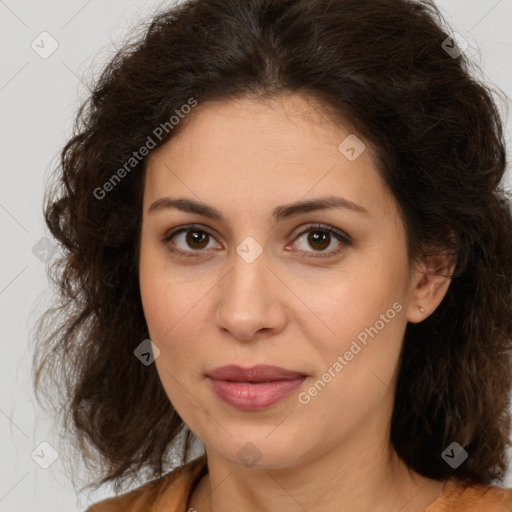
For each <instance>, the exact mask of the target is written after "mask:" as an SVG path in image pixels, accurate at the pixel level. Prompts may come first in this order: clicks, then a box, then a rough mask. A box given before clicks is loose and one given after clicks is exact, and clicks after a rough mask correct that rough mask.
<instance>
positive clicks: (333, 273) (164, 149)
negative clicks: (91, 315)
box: [139, 94, 455, 512]
mask: <svg viewBox="0 0 512 512" xmlns="http://www.w3.org/2000/svg"><path fill="white" fill-rule="evenodd" d="M182 122H185V123H186V125H185V126H184V130H183V131H181V132H179V133H178V134H177V135H176V136H175V137H174V138H172V139H171V140H170V141H168V142H167V143H166V144H164V145H163V146H161V147H160V148H158V149H157V150H156V151H154V152H153V153H151V155H150V157H149V158H148V161H147V168H146V177H145V184H144V196H143V220H142V231H141V252H140V262H139V265H140V267H139V270H140V291H141V297H142V302H143V308H144V314H145V318H146V321H147V324H148V328H149V333H150V337H151V340H152V341H153V343H154V344H155V345H157V346H158V347H159V349H160V355H159V356H158V357H157V359H156V360H155V364H156V367H157V370H158V374H159V376H160V379H161V381H162V385H163V387H164V389H165V391H166V393H167V395H168V397H169V399H170V401H171V402H172V404H173V406H174V407H175V408H176V410H177V412H178V413H179V415H180V416H181V418H182V419H183V420H184V422H185V423H186V424H187V425H188V427H189V428H190V429H191V430H192V431H193V432H194V433H195V434H196V436H197V437H198V438H199V439H200V440H201V441H202V442H203V443H204V445H205V450H206V453H207V457H208V471H209V473H208V475H206V476H205V477H204V478H203V479H202V480H201V481H200V482H199V484H198V485H197V486H196V487H195V489H194V492H193V494H192V497H191V500H190V503H189V506H190V507H194V508H195V509H196V510H198V511H199V512H203V511H204V512H207V511H214V512H225V511H226V510H239V511H250V510H259V511H263V512H271V511H279V512H286V511H297V510H302V509H304V510H314V511H315V512H327V511H335V510H336V511H339V510H344V511H351V512H358V511H361V512H362V511H365V512H366V511H367V510H376V511H397V510H401V512H416V511H424V510H425V508H426V507H427V506H428V505H429V504H430V503H432V502H433V501H435V499H436V498H437V497H438V496H439V494H440V493H441V490H442V486H443V482H437V481H435V480H430V479H427V478H424V477H422V476H421V475H419V474H417V473H415V472H413V471H411V470H410V469H409V468H407V467H406V466H405V464H403V462H401V461H400V460H399V459H398V457H397V456H396V453H395V452H394V450H393V448H392V446H391V445H390V442H389V425H390V420H391V413H392V410H393V392H394V389H395V382H396V376H397V364H398V358H399V354H400V349H401V346H402V341H403V336H404V332H405V328H406V325H407V322H420V321H422V320H424V319H425V318H426V317H427V316H428V315H429V314H431V313H432V312H433V311H434V310H435V308H436V307H437V306H438V305H439V303H440V302H441V300H442V299H443V297H444V295H445V293H446V291H447V289H448V286H449V280H448V279H446V278H442V277H439V276H435V275H432V273H426V269H427V268H428V269H434V268H435V269H437V270H440V271H444V272H448V273H451V271H453V268H454V265H455V262H454V261H453V260H450V259H448V257H444V256H442V255H441V256H436V257H431V259H429V260H425V261H422V262H421V264H420V263H417V264H415V265H414V266H413V265H412V264H410V262H409V260H408V255H407V250H406V236H405V230H404V224H403V221H402V218H401V215H400V213H399V210H398V206H397V203H396V201H395V199H394V197H393V196H392V194H391V192H390V191H389V190H388V189H387V187H386V185H385V183H384V181H383V180H382V179H381V177H380V176H379V174H378V172H377V168H376V164H375V161H374V158H373V154H372V150H371V146H370V144H369V142H367V141H364V139H363V138H362V137H359V139H360V140H362V141H364V143H365V145H366V149H365V151H363V153H362V154H361V155H360V156H359V157H358V158H357V159H356V160H354V161H350V160H349V159H347V158H346V157H345V156H344V155H343V154H342V153H341V152H340V150H339V149H338V146H339V144H340V143H341V141H343V140H344V139H345V137H347V136H348V135H349V134H351V133H353V131H352V130H351V129H350V128H349V126H348V125H347V126H341V125H340V123H339V122H335V121H334V120H331V119H330V118H328V117H327V115H326V114H325V113H324V112H323V111H322V110H321V108H320V106H319V105H318V104H316V103H315V102H313V101H312V100H310V101H307V100H306V98H305V97H303V96H299V95H296V94H283V95H281V96H279V97H277V98H274V99H272V100H269V101H266V102H262V101H258V100H255V99H250V98H239V99H236V100H231V101H225V102H210V103H204V104H199V105H198V106H197V107H195V108H194V109H193V111H192V112H191V113H190V114H189V115H188V116H187V118H186V119H185V121H182ZM328 195H335V196H339V197H343V198H345V199H348V200H350V201H352V202H354V203H357V204H358V205H360V206H362V207H364V208H366V209H367V211H368V213H366V214H363V213H359V212H356V211H352V210H349V209H343V208H338V209H331V210H318V211H313V212H309V213H302V214H300V215H298V216H295V217H291V218H287V219H284V220H281V221H279V222H278V223H273V222H272V220H271V218H270V214H271V211H272V209H273V208H275V207H277V206H280V205H284V204H289V203H292V202H295V201H298V200H306V199H313V198H319V197H323V196H328ZM165 196H168V197H172V198H178V197H180V198H181V197H182V198H189V199H193V200H196V201H200V202H203V203H206V204H208V205H211V206H212V207H214V208H216V209H218V210H219V211H220V212H221V213H222V215H223V217H224V222H221V221H219V220H213V219H210V218H207V217H204V216H202V215H199V214H193V213H187V212H183V211H179V210H177V209H171V208H168V209H160V210H158V211H154V212H153V213H148V208H149V207H150V205H151V204H153V203H154V202H155V201H157V200H158V199H160V198H162V197H165ZM191 223H194V224H200V226H199V227H200V228H201V229H206V230H208V231H210V232H211V233H212V236H208V235H206V239H205V240H204V241H202V240H201V238H195V239H194V238H192V241H191V243H192V245H190V239H189V240H188V242H189V243H187V238H186V233H181V234H178V235H177V236H176V237H175V238H173V239H172V240H169V241H167V242H163V241H162V240H163V238H164V236H165V235H166V233H170V232H171V231H173V230H175V229H176V228H179V227H181V226H185V225H187V224H191ZM314 223H318V224H322V226H331V227H333V228H335V229H337V230H339V231H341V232H342V233H346V234H347V235H348V236H349V237H350V239H351V243H349V244H347V243H344V242H343V241H339V240H338V239H337V238H336V237H335V236H333V235H329V234H328V233H327V234H326V233H325V232H324V231H322V230H320V233H319V234H320V235H322V234H324V235H326V236H327V241H326V242H325V243H324V244H323V245H322V244H321V243H318V242H317V244H316V245H315V243H314V240H313V242H312V243H310V242H311V236H310V242H308V235H314V234H315V233H318V232H319V230H318V229H315V228H310V225H311V224H314ZM192 232H194V229H192ZM191 235H192V233H189V237H190V236H191ZM248 236H251V237H253V239H255V241H256V242H257V243H258V244H259V246H261V249H262V251H263V252H262V253H261V254H260V255H259V256H258V257H257V258H256V259H255V260H254V261H253V262H252V263H248V262H247V261H246V260H245V259H244V258H242V257H241V256H240V255H239V254H238V253H237V252H236V249H237V247H238V246H239V245H240V244H241V243H242V242H243V241H244V240H245V238H246V237H248ZM173 243H174V245H173ZM171 248H174V249H175V250H178V251H180V250H181V251H182V252H183V253H188V254H191V253H194V254H196V255H197V256H196V257H179V256H178V255H176V254H174V253H173V252H171V250H170V249H171ZM339 248H341V249H342V250H341V252H339V253H338V254H334V255H332V256H330V257H325V258H321V257H319V258H315V257H314V255H315V254H319V253H320V254H325V253H328V252H329V251H331V254H332V251H335V250H336V249H339ZM251 250H253V249H251ZM322 251H323V252H322ZM395 303H398V304H399V305H400V306H401V309H400V311H399V312H396V315H394V318H393V319H391V320H389V321H388V322H386V323H385V326H384V328H382V329H380V330H379V332H378V334H377V335H375V336H374V337H373V338H369V339H368V343H367V345H366V346H363V348H362V350H361V351H360V352H359V353H357V355H355V356H354V358H353V359H352V360H351V361H349V362H348V364H347V365H346V366H344V368H343V370H342V371H340V372H339V373H337V374H336V377H335V378H332V379H331V381H330V382H329V383H328V384H327V385H326V386H325V387H324V388H323V389H322V390H321V391H320V392H319V393H317V395H316V396H314V397H313V398H311V401H310V402H309V403H307V404H303V403H300V402H299V400H298V395H299V393H300V392H304V391H307V390H308V389H309V388H310V387H311V385H312V384H313V383H314V382H316V381H318V379H319V378H321V376H322V375H323V374H324V373H325V372H326V371H327V369H328V368H329V367H332V366H333V363H334V362H335V361H336V360H337V357H338V356H339V355H340V354H341V355H343V354H344V353H345V352H346V351H347V350H349V348H350V346H351V343H352V341H353V340H354V339H356V337H357V335H358V334H359V333H361V332H362V331H364V330H365V328H368V327H370V326H374V325H375V323H376V321H377V320H379V318H381V317H380V315H381V314H385V312H386V311H387V310H389V309H390V308H392V305H393V304H395ZM419 306H421V307H422V308H423V309H424V310H425V312H424V313H422V312H421V311H420V310H419ZM226 364H238V365H240V366H244V367H249V366H252V365H255V364H272V365H276V366H281V367H283V368H286V369H289V370H294V371H300V372H301V373H304V374H307V375H308V378H307V379H306V381H305V382H304V384H303V385H302V386H301V388H300V389H299V390H298V391H297V392H294V393H292V395H290V396H289V397H287V398H286V399H285V400H282V401H281V402H278V403H277V404H275V405H273V406H271V407H269V408H268V409H266V410H263V411H250V412H247V411H240V410H238V409H235V408H233V407H231V406H229V405H228V404H226V403H224V402H222V401H221V400H220V399H219V398H218V397H217V395H216V394H215V393H214V392H213V390H212V387H211V384H210V382H209V380H208V379H207V378H206V375H205V374H206V372H207V371H210V370H212V369H214V368H216V367H219V366H223V365H226ZM248 442H251V443H253V444H254V445H255V446H256V447H257V450H258V452H259V454H260V455H261V458H260V459H259V460H258V462H257V463H256V464H255V465H254V466H252V467H249V466H246V465H244V464H243V463H242V462H241V460H240V459H239V458H238V457H237V454H238V453H239V451H240V450H241V449H242V450H243V449H246V448H243V447H244V446H245V445H246V443H248ZM212 490H213V491H212ZM341 505H342V508H340V506H341Z"/></svg>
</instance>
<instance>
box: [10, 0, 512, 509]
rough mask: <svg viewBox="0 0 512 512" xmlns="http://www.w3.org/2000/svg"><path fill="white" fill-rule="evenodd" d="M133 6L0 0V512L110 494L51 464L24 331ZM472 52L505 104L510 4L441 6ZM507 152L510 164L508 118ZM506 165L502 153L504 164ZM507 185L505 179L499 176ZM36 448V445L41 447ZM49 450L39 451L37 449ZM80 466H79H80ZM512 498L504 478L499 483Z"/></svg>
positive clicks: (40, 299)
mask: <svg viewBox="0 0 512 512" xmlns="http://www.w3.org/2000/svg"><path fill="white" fill-rule="evenodd" d="M170 4H171V3H170V2H161V1H159V2H154V1H142V0H122V1H121V0H110V1H105V0H104V1H100V0H88V1H87V0H66V1H64V0H52V1H38V2H36V1H34V0H31V1H24V2H22V1H20V0H5V1H4V0H0V20H1V23H2V25H1V27H2V28H1V31H0V38H1V48H2V53H1V68H0V105H1V109H2V116H1V124H0V126H1V163H2V165H1V171H0V172H1V187H0V227H1V233H2V237H3V238H2V240H3V242H2V245H1V265H0V318H1V336H2V345H1V348H2V350H1V355H0V378H1V385H0V433H1V436H0V439H1V444H0V464H1V467H0V511H9V512H17V511H19V512H21V511H23V512H30V511H34V512H35V511H38V512H40V511H43V512H46V511H48V512H49V511H52V512H60V511H62V512H64V511H66V512H73V511H83V510H84V509H85V508H87V507H88V506H90V505H91V504H92V503H93V502H94V501H97V500H98V499H101V498H103V497H105V496H107V495H110V494H111V490H110V489H108V488H107V489H104V490H103V491H102V492H99V493H90V492H87V493H83V492H81V491H79V490H77V489H75V488H74V486H73V484H72V482H71V480H70V479H69V476H68V474H67V472H66V467H65V466H64V465H63V464H62V457H59V458H57V459H56V460H55V462H53V463H52V464H51V465H49V467H47V468H46V469H45V468H44V466H45V465H48V464H49V463H51V462H52V456H53V455H54V454H53V451H52V448H51V447H52V446H53V445H56V444H57V442H56V435H55V433H54V431H53V429H52V423H51V421H50V420H51V418H48V415H46V414H45V413H44V411H42V410H41V409H40V408H39V407H38V406H37V404H36V402H35V400H34V395H33V392H32V380H31V357H32V351H33V340H32V329H33V325H34V322H35V320H36V319H37V317H38V315H39V314H40V313H41V312H42V311H43V310H44V308H45V306H46V305H47V304H48V301H49V300H50V299H51V294H50V292H49V291H48V288H49V283H48V280H47V277H46V266H47V264H48V263H47V262H46V261H45V260H48V258H50V260H48V261H51V258H52V257H53V258H54V257H56V255H53V256H52V253H51V246H48V245H47V243H46V242H45V239H44V237H47V236H49V233H48V231H47V229H46V227H45V224H44V222H43V217H42V201H43V188H44V185H45V182H46V180H47V178H48V174H49V172H50V171H52V170H53V169H54V168H55V166H56V165H57V163H58V157H59V153H60V150H61V149H62V146H63V145H64V143H65V142H66V141H67V139H68V137H69V136H70V134H71V128H72V123H73V120H74V116H75V113H76V110H77V108H78V106H79V104H80V103H81V101H82V100H83V99H85V94H86V89H85V87H84V85H83V83H82V81H81V80H82V79H83V78H84V77H87V78H89V77H90V76H92V75H91V73H98V71H100V70H101V67H102V66H103V64H104V63H105V62H106V61H107V59H108V58H109V57H111V56H112V55H113V52H114V51H115V49H116V48H117V47H118V46H119V44H120V43H121V42H122V40H123V38H124V37H125V36H126V35H127V34H128V33H129V32H130V29H132V28H133V27H135V26H136V25H137V23H138V22H139V21H140V20H141V19H143V18H144V19H146V18H147V16H148V15H150V13H151V12H153V10H154V8H156V7H163V6H166V5H170ZM438 5H439V7H440V8H441V10H442V12H443V14H444V15H445V17H446V19H447V21H448V22H449V23H450V24H451V26H452V28H453V30H455V31H457V32H459V33H460V34H461V35H462V36H463V37H464V39H466V40H467V42H468V43H469V48H468V49H467V50H466V52H467V53H468V55H470V56H471V58H472V59H473V60H474V61H475V62H476V63H477V64H479V65H480V66H481V67H482V70H483V73H484V74H483V75H482V79H484V80H485V81H486V82H487V83H490V84H492V85H495V86H497V87H499V88H500V89H501V90H502V91H503V92H504V93H505V94H506V95H507V96H508V98H507V104H508V107H510V104H511V100H510V98H512V59H511V56H512V0H499V1H498V0H440V1H438ZM505 106H506V105H502V107H503V115H504V117H505V116H507V117H506V122H507V141H508V148H509V152H510V147H511V140H510V117H508V114H506V110H505ZM509 154H510V153H509ZM507 180H508V184H507V185H508V186H509V184H510V169H509V170H508V174H507ZM41 443H43V444H41ZM46 443H47V444H46ZM77 460H78V457H77ZM505 484H506V485H507V486H511V487H512V476H511V473H510V472H509V474H508V477H507V480H506V482H505Z"/></svg>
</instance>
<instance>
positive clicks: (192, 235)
mask: <svg viewBox="0 0 512 512" xmlns="http://www.w3.org/2000/svg"><path fill="white" fill-rule="evenodd" d="M197 237H199V238H202V245H201V241H199V242H198V241H197V240H196V238H197ZM205 240H206V233H204V232H202V231H189V232H188V234H187V243H188V244H189V245H190V246H194V244H199V245H200V247H198V248H199V249H202V248H203V247H205V246H206V245H208V244H205V243H204V242H205Z"/></svg>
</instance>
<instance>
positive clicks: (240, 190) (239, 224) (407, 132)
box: [35, 0, 512, 512]
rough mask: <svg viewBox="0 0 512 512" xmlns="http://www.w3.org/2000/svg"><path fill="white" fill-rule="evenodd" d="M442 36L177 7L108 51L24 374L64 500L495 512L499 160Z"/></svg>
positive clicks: (318, 15)
mask: <svg viewBox="0 0 512 512" xmlns="http://www.w3.org/2000/svg"><path fill="white" fill-rule="evenodd" d="M462 49H463V46H462V45H461V41H460V38H458V39H457V37H455V36H452V35H451V31H449V30H446V29H445V28H443V20H442V17H441V16H440V14H439V12H438V10H437V9H436V7H435V6H434V4H433V3H431V2H421V3H420V2H409V1H406V0H357V1H356V0H336V1H332V0H330V1H327V0H272V1H271V0H195V1H188V2H185V3H183V4H180V5H178V6H175V7H173V8H172V9H169V10H168V11H166V12H161V13H159V14H158V15H156V16H155V18H154V19H153V21H152V23H151V25H150V26H149V27H148V28H147V30H146V31H145V33H144V34H143V36H141V37H140V38H139V39H137V40H136V41H134V42H133V43H132V44H129V45H126V46H125V47H124V48H123V49H121V50H120V51H119V53H118V54H117V55H116V57H115V58H114V59H113V60H112V61H111V62H110V64H109V65H108V66H107V67H106V69H105V70H104V72H103V74H102V75H101V77H100V78H99V80H98V83H97V86H96V88H95V89H94V91H93V94H92V96H91V98H90V100H89V102H88V103H87V105H86V106H84V107H83V108H82V109H81V111H80V113H79V120H80V123H77V130H76V134H75V135H74V137H73V138H72V139H71V140H70V141H69V142H68V144H67V145H66V147H65V148H64V150H63V153H62V165H61V170H60V174H59V176H58V180H59V183H60V184H61V185H63V189H62V190H61V193H60V194H59V197H57V196H56V195H55V194H51V195H49V197H48V203H47V206H46V210H45V216H46V221H47V223H48V226H49V228H50V229H51V231H52V233H53V235H54V236H55V237H56V238H57V240H58V241H59V242H60V243H61V244H62V246H63V248H64V250H65V251H66V254H65V255H64V256H63V259H62V261H61V263H60V266H58V267H56V268H55V269H54V270H55V272H56V282H57V283H58V285H59V290H60V292H61V294H62V297H63V299H64V300H63V302H62V304H61V306H60V307H59V308H56V309H54V310H51V311H49V312H48V314H47V316H45V320H46V323H45V324H44V325H45V326H46V327H45V328H43V326H41V329H40V346H39V350H38V352H37V354H36V361H35V362H36V369H35V370H36V371H35V375H36V379H35V385H36V388H38V389H39V390H41V389H42V388H43V384H42V383H43V382H44V379H43V377H44V376H47V377H48V376H52V377H53V376H60V378H61V379H62V380H59V382H62V383H64V384H66V386H63V387H61V389H64V390H65V396H63V400H64V411H65V417H64V420H65V425H66V427H67V428H68V429H71V431H73V432H74V433H75V435H76V439H77V441H78V446H79V447H80V449H81V450H82V453H83V454H84V457H85V458H86V461H89V462H91V461H96V460H97V461H99V462H100V463H101V477H100V480H99V482H97V484H98V485H101V484H103V483H106V482H111V483H114V484H115V486H116V487H115V488H116V493H117V494H119V495H118V496H115V497H113V498H110V499H108V500H104V501H102V502H101V503H99V504H96V505H92V504H91V507H90V508H89V510H90V511H91V512H100V511H104V512H109V511H116V510H123V511H126V510H131V511H132V510H133V511H143V510H144V511H148V510H151V511H164V510H165V511H174V510H176V511H184V510H197V511H199V512H202V511H205V512H206V511H212V512H219V511H225V510H264V511H274V510H313V509H314V510H315V511H319V512H322V511H330V510H347V511H351V512H355V511H363V510H365V511H366V510H375V511H397V510H400V511H402V512H419V511H428V512H441V511H448V510H450V511H452V510H460V511H475V510H478V511H483V510H485V511H486V512H488V511H503V512H504V511H510V510H511V508H512V491H511V490H510V489H505V488H503V487H500V486H499V485H497V484H499V482H501V481H502V479H503V476H504V473H505V470H506V451H505V450H506V447H507V446H508V444H509V434H510V431H509V420H510V416H509V409H508V403H509V391H510V384H511V366H510V356H509V354H510V352H509V350H510V342H511V339H512V304H511V297H512V218H511V212H510V208H509V205H508V202H507V198H506V195H505V192H504V191H503V189H502V186H501V181H502V177H503V175H504V172H505V166H506V152H505V144H504V139H503V134H502V122H501V119H500V116H499V113H498V109H497V107H496V104H495V103H494V100H493V98H492V96H491V91H490V90H489V89H487V88H486V87H484V86H483V85H481V84H480V83H478V82H477V81H476V80H475V79H474V78H472V77H471V75H470V73H469V62H468V61H467V59H466V57H465V55H464V53H463V51H462ZM48 316H49V317H50V319H51V320H49V319H48ZM50 325H57V328H56V329H55V328H54V329H51V328H50V327H49V326H50ZM47 389H48V388H47ZM197 439H199V440H200V441H201V442H202V443H203V444H204V448H205V453H204V454H203V455H201V456H200V457H198V458H195V459H194V458H193V457H191V447H193V444H192V443H191V441H194V440H197ZM176 454H178V455H181V462H180V464H179V467H175V466H173V465H172V462H171V457H172V456H173V455H176ZM141 476H142V477H143V478H145V479H148V480H150V481H149V482H148V483H146V484H143V485H140V486H138V487H137V488H136V489H135V490H132V491H130V492H124V493H122V494H120V493H119V491H120V489H121V484H123V483H126V482H127V481H128V478H130V477H141Z"/></svg>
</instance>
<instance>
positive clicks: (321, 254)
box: [162, 223, 352, 258]
mask: <svg viewBox="0 0 512 512" xmlns="http://www.w3.org/2000/svg"><path fill="white" fill-rule="evenodd" d="M194 229H195V230H197V231H201V232H204V233H206V234H207V235H208V236H210V237H212V238H214V239H215V240H216V236H215V234H214V233H213V230H211V229H210V228H207V227H206V226H204V225H202V224H187V225H183V226H180V227H178V228H176V229H173V230H171V231H170V232H167V233H166V234H164V236H163V237H162V243H163V244H164V245H166V246H168V244H169V242H170V241H171V240H172V238H174V237H175V236H177V235H178V234H181V233H186V232H188V231H193V230H194ZM300 229H302V230H301V231H299V232H298V233H297V234H294V232H295V231H297V230H300ZM314 230H318V231H325V232H327V233H330V234H331V235H333V236H334V237H335V238H336V239H337V240H338V241H339V242H340V243H341V244H342V247H341V249H340V248H338V249H331V250H330V251H303V250H299V251H298V252H299V253H305V254H310V255H309V256H306V258H329V257H334V256H336V255H338V253H340V252H342V251H343V250H344V249H345V246H350V245H352V238H351V237H350V236H349V235H348V234H347V233H345V232H344V231H341V230H339V229H337V228H334V227H333V226H330V225H329V224H321V223H309V224H303V225H302V226H300V227H298V228H297V229H296V230H294V232H292V233H291V234H290V235H288V236H293V240H292V241H291V242H290V244H291V243H293V242H294V241H295V240H296V239H297V238H299V237H301V236H303V235H305V234H306V233H309V232H310V231H314ZM217 243H219V242H217ZM290 244H287V245H286V247H288V246H289V245H290ZM169 250H170V251H171V252H173V253H175V254H177V255H178V256H184V257H199V256H201V254H202V253H206V252H208V251H206V250H197V251H193V250H189V251H183V250H180V249H169ZM315 252H316V255H315Z"/></svg>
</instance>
